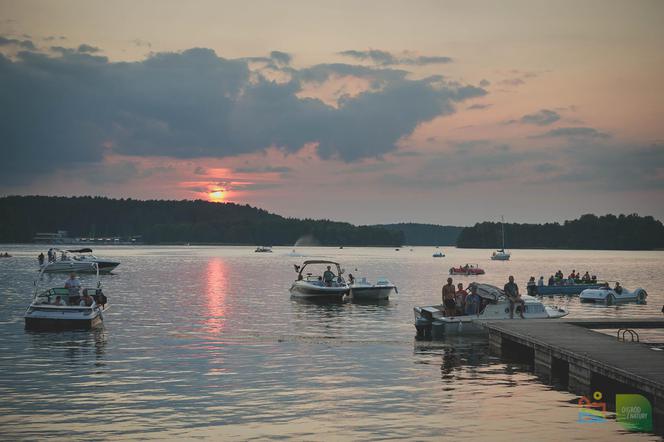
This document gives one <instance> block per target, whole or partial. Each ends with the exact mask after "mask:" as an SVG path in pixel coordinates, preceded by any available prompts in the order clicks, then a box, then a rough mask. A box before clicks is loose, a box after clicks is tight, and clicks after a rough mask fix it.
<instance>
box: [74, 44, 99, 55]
mask: <svg viewBox="0 0 664 442" xmlns="http://www.w3.org/2000/svg"><path fill="white" fill-rule="evenodd" d="M99 51H100V49H99V48H98V47H95V46H90V45H88V44H85V43H83V44H82V45H80V46H79V47H78V49H77V52H80V53H82V54H94V53H95V52H99Z"/></svg>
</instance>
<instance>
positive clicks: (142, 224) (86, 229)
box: [0, 196, 404, 246]
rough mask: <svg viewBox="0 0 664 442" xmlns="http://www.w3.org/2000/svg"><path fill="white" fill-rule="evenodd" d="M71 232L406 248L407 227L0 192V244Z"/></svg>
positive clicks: (241, 209) (190, 204) (197, 204)
mask: <svg viewBox="0 0 664 442" xmlns="http://www.w3.org/2000/svg"><path fill="white" fill-rule="evenodd" d="M58 230H66V231H67V232H68V234H69V236H71V237H114V236H120V237H130V236H142V239H143V242H145V243H148V244H160V243H184V242H190V243H226V244H254V245H258V244H263V245H292V244H294V243H295V242H296V241H297V240H298V239H299V238H301V237H302V236H310V237H312V238H314V239H315V241H316V242H317V243H319V244H320V245H331V246H339V245H357V246H400V245H401V244H403V240H404V237H403V233H401V232H400V231H395V230H389V229H386V228H383V227H379V226H354V225H352V224H349V223H343V222H336V221H330V220H313V219H297V218H285V217H282V216H279V215H275V214H272V213H269V212H267V211H265V210H262V209H258V208H255V207H251V206H249V205H241V204H234V203H212V202H208V201H202V200H195V201H191V200H183V201H167V200H148V201H141V200H135V199H131V198H127V199H112V198H104V197H89V196H86V197H47V196H9V197H4V198H0V242H32V240H33V238H34V236H35V234H36V233H37V232H56V231H58Z"/></svg>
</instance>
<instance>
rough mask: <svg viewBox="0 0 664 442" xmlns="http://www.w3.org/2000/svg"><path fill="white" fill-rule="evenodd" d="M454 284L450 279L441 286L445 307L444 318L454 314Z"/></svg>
mask: <svg viewBox="0 0 664 442" xmlns="http://www.w3.org/2000/svg"><path fill="white" fill-rule="evenodd" d="M455 293H456V290H454V284H452V278H447V284H445V285H444V286H443V306H444V307H445V316H454V315H455V314H456V302H454V294H455Z"/></svg>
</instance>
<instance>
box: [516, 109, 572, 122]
mask: <svg viewBox="0 0 664 442" xmlns="http://www.w3.org/2000/svg"><path fill="white" fill-rule="evenodd" d="M558 120H560V114H559V113H558V112H556V111H552V110H549V109H542V110H539V111H537V112H535V113H532V114H527V115H524V116H523V117H521V118H519V119H518V120H509V121H506V122H505V124H514V123H522V124H535V125H537V126H548V125H549V124H553V123H555V122H556V121H558Z"/></svg>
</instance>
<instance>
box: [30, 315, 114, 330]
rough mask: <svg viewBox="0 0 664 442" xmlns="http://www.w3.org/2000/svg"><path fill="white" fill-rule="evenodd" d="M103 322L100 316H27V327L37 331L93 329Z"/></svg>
mask: <svg viewBox="0 0 664 442" xmlns="http://www.w3.org/2000/svg"><path fill="white" fill-rule="evenodd" d="M102 323H103V321H102V320H101V317H100V316H96V317H94V318H90V319H54V318H25V329H26V330H35V331H48V330H92V329H93V328H97V327H99V326H101V325H102Z"/></svg>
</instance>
